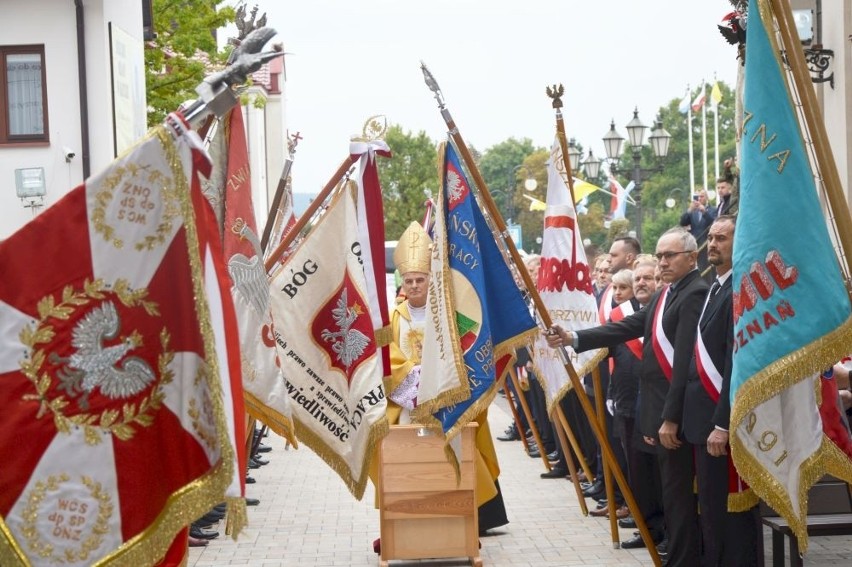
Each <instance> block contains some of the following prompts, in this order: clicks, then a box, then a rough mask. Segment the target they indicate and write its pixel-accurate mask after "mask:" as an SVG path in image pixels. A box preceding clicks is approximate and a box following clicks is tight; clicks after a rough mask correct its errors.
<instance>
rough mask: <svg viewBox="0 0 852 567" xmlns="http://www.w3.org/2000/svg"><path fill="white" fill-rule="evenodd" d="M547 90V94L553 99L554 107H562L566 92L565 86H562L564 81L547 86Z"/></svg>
mask: <svg viewBox="0 0 852 567" xmlns="http://www.w3.org/2000/svg"><path fill="white" fill-rule="evenodd" d="M546 92H547V96H549V97H550V98H552V99H553V108H556V109H559V108H562V95H564V94H565V87H563V86H562V83H559V84H558V85H553V86H552V87H547V89H546Z"/></svg>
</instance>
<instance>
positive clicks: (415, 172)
mask: <svg viewBox="0 0 852 567" xmlns="http://www.w3.org/2000/svg"><path fill="white" fill-rule="evenodd" d="M385 142H387V144H388V146H390V149H391V152H393V158H391V159H385V158H381V157H380V158H378V169H379V180H380V181H381V184H382V203H383V205H384V210H385V240H398V239H399V237H400V235H401V234H402V233H403V232H404V231H405V229H406V228H407V227H408V225H409V224H411V221H418V222H419V221H421V220H422V219H423V214H424V212H425V206H424V203H425V201H426V198H427V197H429V196H431V197H432V198H436V197H437V194H438V184H439V183H440V179H441V177H440V174H439V172H438V167H439V165H438V152H437V150H436V149H435V145H436V144H435V141H434V140H432V139H431V138H429V136H427V135H426V132H423V131H421V132H419V133H417V134H412V133H411V132H410V131H408V132H403V130H402V128H401V127H400V126H399V125H393V126H391V127H390V128H388V131H387V134H386V135H385Z"/></svg>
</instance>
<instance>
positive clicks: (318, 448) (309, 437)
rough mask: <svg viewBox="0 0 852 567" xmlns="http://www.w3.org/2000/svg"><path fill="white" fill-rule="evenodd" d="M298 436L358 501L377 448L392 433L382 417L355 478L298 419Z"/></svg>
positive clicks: (341, 460)
mask: <svg viewBox="0 0 852 567" xmlns="http://www.w3.org/2000/svg"><path fill="white" fill-rule="evenodd" d="M295 424H296V434H297V435H298V437H299V438H300V439H301V440H302V441H304V443H305V445H306V446H307V447H308V448H309V449H311V450H312V451H313V452H314V453H316V454H317V455H318V456H319V457H320V458H321V459H322V460H323V461H325V463H326V464H327V465H328V466H329V467H331V470H333V471H334V472H336V473H337V474H338V475H339V476H340V478H341V479H342V480H343V482H344V484H346V488H348V489H349V492H351V493H352V496H354V497H355V499H356V500H361V498H363V497H364V490H365V488H366V486H367V479H368V475H369V472H370V462H371V461H372V459H373V458H374V457H375V456H376V453H377V451H376V446H377V445H378V443H380V442H381V441H382V439H384V438H385V437H386V436H387V434H388V433H389V432H390V426H389V424H388V419H387V416H382V417H381V419H379V420H378V421H377V422H376V423H374V424H373V426H372V427H371V428H370V434H369V437H368V438H367V445H366V448H365V452H364V460H363V461H362V463H361V474H360V475H359V476H358V477H357V478H355V477H353V476H352V471H351V470H350V469H349V465H348V464H347V463H346V461H344V460H343V459H342V458H340V456H339V455H338V454H337V453H335V452H334V451H333V450H332V449H331V448H330V447H329V446H328V445H327V444H326V443H325V442H324V441H323V440H322V439H321V438H320V437H319V436H318V435H317V434H316V433H314V432H313V431H312V430H310V429H309V428H308V427H307V426H305V425H304V424H302V423H301V422H300V421H299V420H298V419H296V420H295Z"/></svg>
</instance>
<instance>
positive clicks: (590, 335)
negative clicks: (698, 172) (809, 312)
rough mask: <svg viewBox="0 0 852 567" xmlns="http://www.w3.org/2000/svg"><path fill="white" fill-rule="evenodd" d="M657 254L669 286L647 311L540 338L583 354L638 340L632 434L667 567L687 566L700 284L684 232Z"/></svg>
mask: <svg viewBox="0 0 852 567" xmlns="http://www.w3.org/2000/svg"><path fill="white" fill-rule="evenodd" d="M656 257H657V260H658V262H659V268H660V273H661V275H662V278H663V281H664V282H665V283H666V284H668V285H665V286H663V288H662V290H660V291H658V292H657V293H656V294H655V295H654V297H653V299H651V302H650V303H649V304H648V306H647V307H646V308H644V309H642V310H640V311H638V312H636V313H634V314H633V315H630V316H629V317H625V318H624V319H622V320H621V321H618V322H616V323H608V324H606V325H602V326H600V327H596V328H594V329H587V330H584V331H578V332H576V333H573V332H565V331H564V330H563V329H561V328H560V327H558V326H554V327H553V328H552V329H551V330H550V331H548V335H547V341H548V343H549V344H550V345H551V347H553V348H555V347H557V346H561V345H563V344H569V345H573V346H574V349H575V350H577V351H578V352H582V351H584V350H588V349H592V348H600V347H608V346H612V345H616V344H619V343H622V342H625V341H627V340H630V339H635V338H637V337H644V341H643V353H642V371H641V372H642V375H641V378H640V383H639V392H640V394H639V395H640V396H641V397H642V403H641V407H640V408H639V412H640V414H639V429H640V431H641V433H642V435H643V437H644V438H645V442H646V443H648V444H651V445H655V446H656V447H657V459H658V460H659V463H660V473H661V476H662V488H663V513H664V515H665V520H666V530H667V532H668V539H669V544H668V556H669V562H668V565H670V566H671V567H678V566H682V567H694V566H695V565H698V564H699V552H698V518H697V510H696V505H695V498H694V495H693V490H692V486H693V476H694V467H693V459H692V446H691V445H690V444H689V443H686V442H684V439H683V436H682V432H681V431H680V424H681V422H682V419H683V398H684V391H685V388H686V381H687V375H688V372H689V364H690V362H691V360H692V351H693V349H694V348H695V330H696V328H697V326H698V317H699V315H700V313H701V307H702V306H703V304H704V298H705V296H706V295H707V283H706V282H705V281H704V280H703V279H702V278H701V277H700V274H699V273H698V270H697V269H696V262H697V258H698V246H697V244H696V242H695V238H694V237H693V236H692V235H691V234H690V233H689V232H687V231H685V230H683V229H680V228H675V229H672V230H670V231H668V232H666V233H665V234H663V235H662V236H661V237H660V240H659V241H658V242H657V253H656Z"/></svg>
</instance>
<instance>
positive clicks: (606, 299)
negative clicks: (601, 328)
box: [598, 284, 612, 325]
mask: <svg viewBox="0 0 852 567" xmlns="http://www.w3.org/2000/svg"><path fill="white" fill-rule="evenodd" d="M610 315H612V284H609V285H608V286H606V289H605V290H604V291H603V293H602V294H601V303H600V305H598V321H600V323H601V325H603V324H605V323H606V322H607V321H609V318H610Z"/></svg>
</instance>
